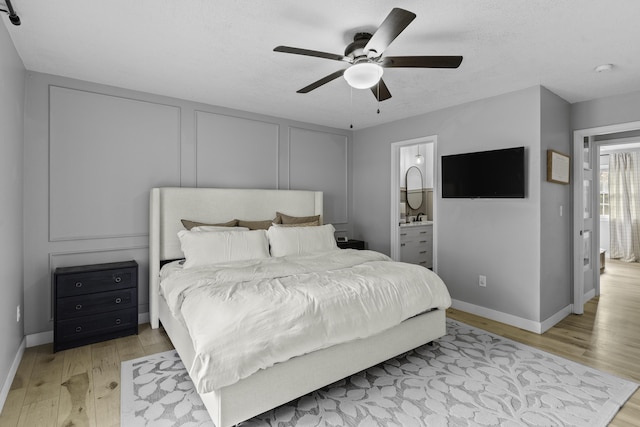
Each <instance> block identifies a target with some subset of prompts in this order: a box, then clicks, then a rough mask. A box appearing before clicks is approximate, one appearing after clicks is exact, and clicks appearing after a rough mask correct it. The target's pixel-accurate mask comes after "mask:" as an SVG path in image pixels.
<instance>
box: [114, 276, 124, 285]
mask: <svg viewBox="0 0 640 427" xmlns="http://www.w3.org/2000/svg"><path fill="white" fill-rule="evenodd" d="M113 280H114V281H115V282H116V283H120V282H122V277H120V276H116V277H114V278H113Z"/></svg>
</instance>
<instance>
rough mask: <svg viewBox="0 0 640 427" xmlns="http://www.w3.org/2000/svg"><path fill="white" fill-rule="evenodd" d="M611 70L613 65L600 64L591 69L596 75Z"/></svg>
mask: <svg viewBox="0 0 640 427" xmlns="http://www.w3.org/2000/svg"><path fill="white" fill-rule="evenodd" d="M611 70H613V64H602V65H598V66H597V67H596V68H594V69H593V71H595V72H596V73H606V72H609V71H611Z"/></svg>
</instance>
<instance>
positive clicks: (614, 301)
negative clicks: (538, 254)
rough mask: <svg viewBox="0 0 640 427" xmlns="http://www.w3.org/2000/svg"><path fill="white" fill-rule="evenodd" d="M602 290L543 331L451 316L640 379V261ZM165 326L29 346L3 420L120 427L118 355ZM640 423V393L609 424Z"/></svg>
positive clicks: (127, 355)
mask: <svg viewBox="0 0 640 427" xmlns="http://www.w3.org/2000/svg"><path fill="white" fill-rule="evenodd" d="M601 278H602V283H601V296H600V297H599V298H594V299H593V300H591V301H589V302H588V303H587V304H586V306H585V314H584V315H581V316H575V315H571V316H569V317H567V318H566V319H564V320H563V321H562V322H560V323H559V324H558V325H556V326H554V327H553V328H551V329H550V330H549V331H547V332H546V333H545V334H543V335H538V334H534V333H530V332H527V331H523V330H521V329H518V328H514V327H511V326H507V325H504V324H502V323H498V322H494V321H491V320H487V319H484V318H481V317H478V316H474V315H471V314H468V313H464V312H461V311H458V310H453V309H451V310H449V311H448V313H447V314H448V316H449V317H451V318H453V319H457V320H459V321H462V322H465V323H467V324H470V325H473V326H477V327H480V328H483V329H485V330H488V331H491V332H493V333H496V334H499V335H502V336H505V337H507V338H511V339H513V340H516V341H520V342H523V343H525V344H528V345H531V346H533V347H538V348H540V349H543V350H546V351H548V352H551V353H555V354H558V355H560V356H563V357H566V358H567V359H572V360H575V361H577V362H579V363H583V364H585V365H589V366H593V367H594V368H598V369H601V370H603V371H607V372H610V373H612V374H615V375H618V376H620V377H623V378H627V379H630V380H633V381H636V382H640V264H638V263H634V264H626V263H621V262H615V261H609V260H607V268H606V271H605V273H604V274H603V275H602V276H601ZM171 348H172V346H171V343H170V342H169V339H168V338H167V336H166V334H165V333H164V332H163V331H162V330H152V329H150V327H149V325H148V324H147V325H141V327H140V333H139V335H137V336H130V337H126V338H120V339H117V340H111V341H107V342H103V343H98V344H93V345H90V346H85V347H80V348H76V349H71V350H65V351H61V352H58V353H55V354H53V353H52V346H51V345H44V346H39V347H32V348H28V349H27V350H26V351H25V355H24V357H23V359H22V362H21V363H20V367H19V368H18V373H17V375H16V378H15V380H14V381H13V384H12V386H11V391H10V392H9V396H8V398H7V401H6V403H5V405H4V409H3V411H2V414H1V415H0V426H1V427H10V426H11V427H12V426H28V427H36V426H64V427H72V426H73V427H82V426H100V427H102V426H117V425H119V423H120V362H121V361H124V360H129V359H134V358H137V357H141V356H144V355H146V354H153V353H157V352H161V351H166V350H168V349H171ZM611 425H612V426H638V425H640V392H636V393H635V394H634V395H633V396H632V397H631V399H630V400H629V401H628V402H627V403H626V404H625V406H624V407H623V408H622V410H621V411H620V412H619V413H618V415H617V416H616V418H615V419H614V420H613V422H612V423H611Z"/></svg>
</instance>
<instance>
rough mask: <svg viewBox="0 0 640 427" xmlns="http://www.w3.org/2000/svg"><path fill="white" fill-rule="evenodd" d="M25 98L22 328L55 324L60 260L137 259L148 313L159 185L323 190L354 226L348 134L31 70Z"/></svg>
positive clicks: (332, 217)
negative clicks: (154, 196)
mask: <svg viewBox="0 0 640 427" xmlns="http://www.w3.org/2000/svg"><path fill="white" fill-rule="evenodd" d="M25 103H26V105H25V121H26V127H25V138H24V139H25V153H24V156H25V158H24V164H25V166H24V168H25V182H24V208H25V221H26V224H28V226H27V227H25V234H24V245H25V251H24V252H25V268H24V299H25V314H26V316H25V332H26V334H36V333H40V332H47V331H51V330H52V321H51V318H52V314H51V294H52V290H51V275H52V271H53V270H54V269H55V268H56V267H59V266H69V265H81V264H88V263H100V262H111V261H120V260H127V259H135V260H136V261H138V263H139V264H140V277H139V279H140V281H139V283H140V291H139V302H140V306H139V311H140V313H146V312H148V301H149V300H148V290H147V286H148V199H149V189H150V188H152V187H155V186H189V187H191V186H199V187H224V188H280V189H300V190H307V189H314V190H321V191H324V193H325V221H326V222H331V223H333V224H334V225H335V226H336V229H337V230H341V231H349V230H350V209H349V208H350V202H349V200H350V197H351V196H350V193H351V182H350V178H349V177H350V172H349V169H350V167H351V164H350V161H351V154H350V153H351V136H352V134H351V132H350V131H346V130H337V129H331V128H326V127H320V126H316V125H312V124H306V123H299V122H293V121H289V120H285V119H279V118H275V117H268V116H260V115H255V114H251V113H246V112H241V111H235V110H230V109H226V108H221V107H214V106H210V105H203V104H197V103H193V102H189V101H184V100H179V99H172V98H167V97H161V96H155V95H151V94H145V93H139V92H134V91H129V90H125V89H119V88H114V87H107V86H102V85H97V84H92V83H88V82H82V81H77V80H72V79H67V78H63V77H58V76H51V75H46V74H39V73H33V72H28V73H27V79H26V98H25ZM13 163H17V162H15V161H14V162H13ZM229 219H232V218H229ZM242 219H247V220H261V219H267V218H242ZM11 247H12V250H15V247H14V245H11ZM12 304H13V303H12ZM8 312H10V314H11V313H13V314H12V316H13V315H15V314H14V313H15V307H14V308H13V309H12V310H8Z"/></svg>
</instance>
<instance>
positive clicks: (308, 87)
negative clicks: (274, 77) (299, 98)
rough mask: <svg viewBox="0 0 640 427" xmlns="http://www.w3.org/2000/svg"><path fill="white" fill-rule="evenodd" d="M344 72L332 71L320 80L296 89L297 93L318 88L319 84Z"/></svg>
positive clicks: (327, 81)
mask: <svg viewBox="0 0 640 427" xmlns="http://www.w3.org/2000/svg"><path fill="white" fill-rule="evenodd" d="M343 74H344V70H338V71H336V72H334V73H331V74H329V75H328V76H326V77H323V78H321V79H320V80H318V81H316V82H313V83H311V84H310V85H309V86H305V87H303V88H302V89H300V90H299V91H297V92H298V93H308V92H311V91H312V90H314V89H317V88H319V87H320V86H322V85H324V84H327V83H329V82H330V81H332V80H335V79H337V78H338V77H340V76H342V75H343Z"/></svg>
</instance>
